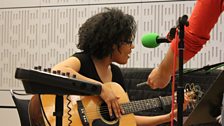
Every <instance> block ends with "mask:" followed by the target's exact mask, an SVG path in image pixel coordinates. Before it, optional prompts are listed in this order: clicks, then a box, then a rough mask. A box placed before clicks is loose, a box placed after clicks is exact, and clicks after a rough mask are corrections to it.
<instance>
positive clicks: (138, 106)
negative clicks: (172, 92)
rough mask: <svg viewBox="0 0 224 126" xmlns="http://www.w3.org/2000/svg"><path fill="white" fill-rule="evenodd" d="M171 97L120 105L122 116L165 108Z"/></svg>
mask: <svg viewBox="0 0 224 126" xmlns="http://www.w3.org/2000/svg"><path fill="white" fill-rule="evenodd" d="M171 99H172V97H171V96H166V97H160V98H153V99H145V100H139V101H133V102H129V103H123V104H121V106H122V108H123V110H124V112H125V113H124V114H129V113H134V112H139V111H143V110H148V109H153V108H158V107H162V106H167V105H170V104H171Z"/></svg>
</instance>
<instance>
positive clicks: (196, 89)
mask: <svg viewBox="0 0 224 126" xmlns="http://www.w3.org/2000/svg"><path fill="white" fill-rule="evenodd" d="M184 90H185V94H186V95H187V96H188V98H189V104H188V107H190V108H195V106H196V105H197V103H198V102H199V101H200V99H201V98H202V96H203V94H204V93H203V92H202V91H201V87H200V86H199V85H195V84H194V83H191V84H189V83H187V84H186V85H185V88H184Z"/></svg>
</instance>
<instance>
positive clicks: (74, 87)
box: [15, 68, 102, 126]
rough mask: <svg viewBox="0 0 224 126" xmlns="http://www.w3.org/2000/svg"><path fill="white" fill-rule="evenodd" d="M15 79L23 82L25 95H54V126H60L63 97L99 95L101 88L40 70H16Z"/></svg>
mask: <svg viewBox="0 0 224 126" xmlns="http://www.w3.org/2000/svg"><path fill="white" fill-rule="evenodd" d="M15 78H16V79H20V80H21V81H22V82H23V86H24V89H25V91H26V93H31V94H55V95H56V100H55V101H56V102H55V112H54V113H53V115H54V116H56V126H62V116H63V102H64V101H63V95H71V94H73V95H100V93H101V90H102V87H101V85H100V84H96V83H95V84H94V83H90V82H87V81H81V80H78V79H76V78H71V77H69V76H65V75H60V74H54V73H53V74H52V73H50V72H47V71H41V70H40V69H34V70H32V69H23V68H17V69H16V73H15Z"/></svg>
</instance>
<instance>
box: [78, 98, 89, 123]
mask: <svg viewBox="0 0 224 126" xmlns="http://www.w3.org/2000/svg"><path fill="white" fill-rule="evenodd" d="M77 105H78V112H79V116H80V119H81V121H82V125H83V126H89V121H88V119H87V117H86V115H85V109H84V106H83V104H82V101H80V100H79V101H77Z"/></svg>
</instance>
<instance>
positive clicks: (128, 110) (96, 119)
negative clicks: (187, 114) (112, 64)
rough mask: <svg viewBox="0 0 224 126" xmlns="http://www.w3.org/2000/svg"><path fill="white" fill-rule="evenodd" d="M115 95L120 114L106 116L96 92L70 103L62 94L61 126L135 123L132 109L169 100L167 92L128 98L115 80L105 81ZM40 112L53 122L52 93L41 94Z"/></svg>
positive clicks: (53, 105)
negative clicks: (150, 97) (153, 96)
mask: <svg viewBox="0 0 224 126" xmlns="http://www.w3.org/2000/svg"><path fill="white" fill-rule="evenodd" d="M105 85H106V86H107V87H110V88H111V90H113V91H114V92H115V93H116V94H117V95H118V96H119V97H120V99H119V103H120V105H121V107H122V108H123V110H124V113H123V115H122V116H121V118H119V119H118V118H116V117H115V115H113V116H112V117H110V116H109V111H108V109H107V105H106V103H105V102H104V101H103V100H102V99H101V98H100V97H99V96H84V98H82V99H81V100H80V101H77V103H76V104H72V103H71V101H70V99H69V98H68V97H67V96H64V113H63V126H68V125H70V126H136V121H135V117H134V114H133V113H134V112H139V111H143V110H148V109H153V108H158V107H162V106H163V105H164V106H166V105H170V104H171V96H166V97H159V98H153V99H145V100H139V101H132V102H130V101H129V98H128V95H127V94H126V93H125V91H124V90H123V88H122V87H121V86H120V85H119V84H117V83H115V82H110V83H105ZM41 101H42V105H43V112H44V113H45V114H46V117H47V119H46V120H45V122H46V123H47V121H48V123H50V125H51V126H55V124H56V118H55V116H53V114H52V113H53V112H54V111H55V95H42V96H41Z"/></svg>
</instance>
